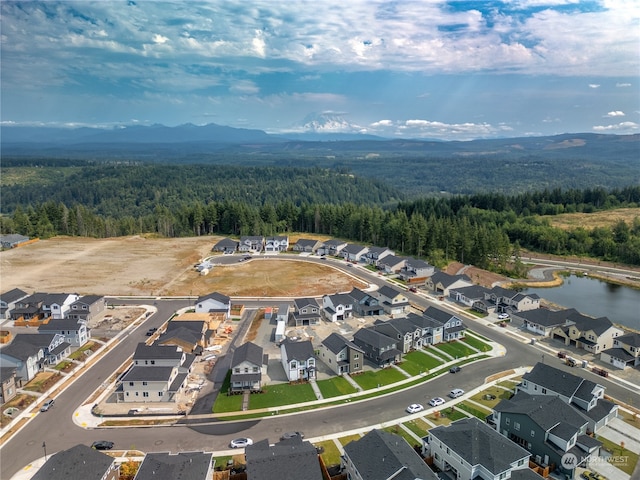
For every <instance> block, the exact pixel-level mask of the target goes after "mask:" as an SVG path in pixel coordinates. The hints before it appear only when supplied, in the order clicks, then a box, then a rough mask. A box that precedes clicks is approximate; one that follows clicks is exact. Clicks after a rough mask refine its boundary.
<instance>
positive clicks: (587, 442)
mask: <svg viewBox="0 0 640 480" xmlns="http://www.w3.org/2000/svg"><path fill="white" fill-rule="evenodd" d="M577 443H579V444H581V445H584V446H585V447H587V448H589V449H592V448H596V447H599V446H601V445H602V442H601V441H600V440H598V439H596V438H593V437H591V436H589V435H578V441H577Z"/></svg>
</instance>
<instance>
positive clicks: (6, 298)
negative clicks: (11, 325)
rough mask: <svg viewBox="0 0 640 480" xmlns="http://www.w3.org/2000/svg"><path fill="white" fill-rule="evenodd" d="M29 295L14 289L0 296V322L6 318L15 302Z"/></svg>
mask: <svg viewBox="0 0 640 480" xmlns="http://www.w3.org/2000/svg"><path fill="white" fill-rule="evenodd" d="M28 295H29V294H28V293H27V292H25V291H23V290H20V289H19V288H14V289H12V290H9V291H8V292H4V293H3V294H0V320H4V319H5V318H8V315H7V313H8V312H9V310H11V309H13V308H14V307H15V306H16V302H17V301H18V300H21V299H23V298H25V297H27V296H28Z"/></svg>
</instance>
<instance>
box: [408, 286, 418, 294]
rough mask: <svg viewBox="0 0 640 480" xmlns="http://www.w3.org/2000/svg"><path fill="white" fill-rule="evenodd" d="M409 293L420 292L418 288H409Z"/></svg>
mask: <svg viewBox="0 0 640 480" xmlns="http://www.w3.org/2000/svg"><path fill="white" fill-rule="evenodd" d="M409 291H410V292H413V293H416V292H417V291H418V289H417V288H416V287H409Z"/></svg>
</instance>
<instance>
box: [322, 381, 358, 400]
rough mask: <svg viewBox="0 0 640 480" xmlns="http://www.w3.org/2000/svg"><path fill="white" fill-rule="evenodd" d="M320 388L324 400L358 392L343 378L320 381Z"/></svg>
mask: <svg viewBox="0 0 640 480" xmlns="http://www.w3.org/2000/svg"><path fill="white" fill-rule="evenodd" d="M316 383H317V385H318V388H319V389H320V392H321V393H322V396H323V397H324V398H331V397H339V396H341V395H349V394H350V393H356V392H357V391H358V390H356V388H355V387H354V386H353V385H351V384H350V383H349V382H348V381H347V380H345V379H344V378H343V377H335V378H329V379H327V380H318V381H317V382H316Z"/></svg>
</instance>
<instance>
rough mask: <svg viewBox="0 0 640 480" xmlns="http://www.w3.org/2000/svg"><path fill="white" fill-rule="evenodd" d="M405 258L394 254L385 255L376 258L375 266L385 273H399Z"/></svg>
mask: <svg viewBox="0 0 640 480" xmlns="http://www.w3.org/2000/svg"><path fill="white" fill-rule="evenodd" d="M406 261H407V259H406V258H405V257H396V256H395V255H386V256H385V257H383V258H380V259H378V261H377V262H376V267H377V268H378V270H382V271H383V272H384V273H386V274H394V273H399V272H400V270H402V267H404V266H405V263H406Z"/></svg>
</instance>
